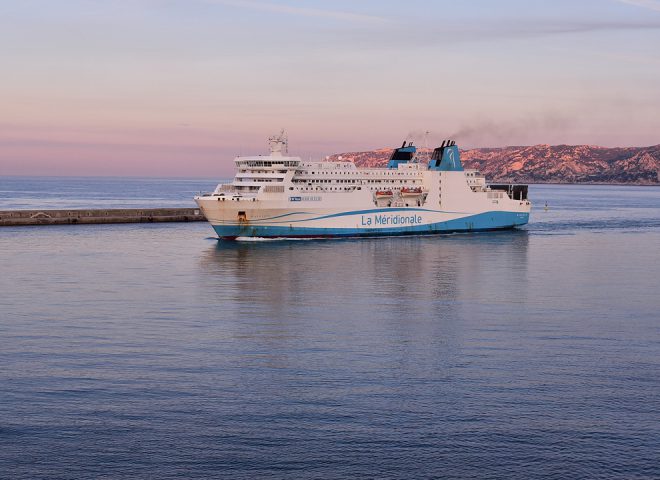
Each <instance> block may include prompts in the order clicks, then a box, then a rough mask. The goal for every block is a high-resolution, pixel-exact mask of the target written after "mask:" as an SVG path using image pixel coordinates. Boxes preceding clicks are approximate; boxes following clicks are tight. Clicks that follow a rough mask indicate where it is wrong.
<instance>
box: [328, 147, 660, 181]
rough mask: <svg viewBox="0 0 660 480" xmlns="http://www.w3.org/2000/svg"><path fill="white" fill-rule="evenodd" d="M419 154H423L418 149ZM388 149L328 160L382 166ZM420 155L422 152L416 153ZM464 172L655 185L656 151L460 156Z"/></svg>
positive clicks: (512, 150) (528, 150)
mask: <svg viewBox="0 0 660 480" xmlns="http://www.w3.org/2000/svg"><path fill="white" fill-rule="evenodd" d="M422 150H423V149H422ZM391 153H392V149H389V148H382V149H379V150H373V151H369V152H351V153H341V154H337V155H332V156H331V157H330V159H331V160H339V159H340V158H341V160H347V161H353V162H355V164H356V165H358V166H363V167H377V166H385V165H386V164H387V160H388V159H389V157H390V155H391ZM420 153H421V154H422V155H423V154H424V153H426V152H424V151H422V152H420ZM461 159H462V161H463V165H464V166H465V168H476V169H478V170H479V171H481V172H482V173H484V174H485V175H486V178H487V179H488V180H489V181H492V182H516V183H627V184H634V185H658V184H660V145H655V146H652V147H629V148H605V147H596V146H591V145H555V146H551V145H534V146H529V147H503V148H475V149H471V150H461Z"/></svg>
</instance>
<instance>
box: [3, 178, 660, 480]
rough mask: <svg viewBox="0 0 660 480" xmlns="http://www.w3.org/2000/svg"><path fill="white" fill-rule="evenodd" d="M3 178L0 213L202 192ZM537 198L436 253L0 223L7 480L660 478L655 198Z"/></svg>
mask: <svg viewBox="0 0 660 480" xmlns="http://www.w3.org/2000/svg"><path fill="white" fill-rule="evenodd" d="M10 180H11V181H9V180H8V179H0V190H2V191H3V192H4V193H3V194H2V198H0V202H1V203H0V204H1V205H2V206H0V209H4V208H9V207H14V208H35V207H37V208H39V207H41V208H60V207H61V208H71V207H74V206H79V207H81V208H91V207H95V206H98V207H104V208H107V207H109V206H110V205H118V206H161V205H164V204H166V205H167V206H182V207H185V206H193V203H192V201H191V199H190V196H191V195H192V194H193V193H195V192H196V191H198V190H209V189H212V188H213V184H214V182H213V181H209V180H203V179H202V180H176V181H175V180H162V179H161V180H149V179H111V180H108V179H66V180H65V181H64V182H61V181H60V180H59V179H16V178H14V179H10ZM21 182H24V183H23V185H24V186H25V188H24V189H22V188H21V185H22V184H21ZM35 182H36V183H35ZM108 182H110V184H111V185H110V186H108V185H109V184H108ZM33 187H34V188H33ZM30 188H33V191H34V192H38V191H39V190H41V189H47V190H48V191H49V196H48V197H46V198H45V199H44V198H40V197H39V196H38V194H37V193H34V194H30V193H25V192H29V191H30ZM104 189H105V191H106V194H104V195H101V197H102V198H100V199H97V198H96V195H97V192H99V191H103V190H104ZM7 191H11V192H13V193H9V194H8V193H6V192H7ZM21 191H23V193H21ZM182 192H183V193H182ZM530 196H531V199H532V201H533V202H534V204H535V206H534V209H533V211H532V215H531V221H530V224H529V225H528V226H526V227H525V228H523V229H520V230H517V231H510V232H500V233H482V234H461V235H445V236H434V237H405V238H403V237H402V238H379V239H359V240H357V239H354V240H351V239H348V240H307V241H269V242H258V241H257V242H223V241H218V240H217V239H216V238H215V237H214V234H213V231H212V229H211V227H210V226H209V225H207V224H205V223H203V222H199V223H181V224H137V225H136V224H133V225H81V226H48V227H3V228H0V477H2V478H12V479H35V478H61V479H69V478H113V479H123V478H126V479H129V478H130V479H135V478H158V479H166V478H434V477H435V478H538V477H542V476H543V477H547V478H566V477H568V478H658V477H660V460H659V458H660V456H659V452H660V413H659V412H660V280H659V278H660V276H659V273H660V271H659V268H660V267H659V265H660V189H659V188H655V187H614V186H598V187H597V186H536V185H534V186H531V187H530ZM108 202H110V203H108ZM546 202H547V204H548V208H547V210H546V209H545V208H544V206H545V203H546Z"/></svg>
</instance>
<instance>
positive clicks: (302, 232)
mask: <svg viewBox="0 0 660 480" xmlns="http://www.w3.org/2000/svg"><path fill="white" fill-rule="evenodd" d="M528 221H529V213H518V212H485V213H479V214H477V215H470V216H467V217H462V218H458V219H454V220H449V221H446V222H438V223H430V224H426V225H407V226H403V227H389V228H316V227H302V226H297V225H296V226H292V227H288V226H286V227H284V226H271V225H254V224H250V223H249V222H248V223H245V224H241V225H213V229H214V230H215V231H216V233H217V234H218V236H219V237H220V238H236V237H265V238H268V237H271V238H278V237H279V238H282V237H285V238H301V237H319V238H320V237H361V236H365V237H367V236H368V237H373V236H379V235H384V236H392V235H425V234H426V235H432V234H438V233H451V232H479V231H488V230H501V229H506V228H514V227H517V226H520V225H525V224H526V223H527V222H528Z"/></svg>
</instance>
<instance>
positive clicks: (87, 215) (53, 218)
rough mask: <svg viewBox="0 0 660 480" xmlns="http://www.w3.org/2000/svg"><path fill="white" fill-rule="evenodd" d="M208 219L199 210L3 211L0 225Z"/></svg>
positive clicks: (192, 220) (195, 220)
mask: <svg viewBox="0 0 660 480" xmlns="http://www.w3.org/2000/svg"><path fill="white" fill-rule="evenodd" d="M204 220H206V218H205V217H204V215H203V214H202V212H201V211H200V210H199V209H198V208H121V209H119V208H117V209H102V210H4V211H3V210H0V226H20V225H81V224H95V223H96V224H100V223H152V222H153V223H157V222H201V221H204Z"/></svg>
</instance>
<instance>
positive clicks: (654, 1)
mask: <svg viewBox="0 0 660 480" xmlns="http://www.w3.org/2000/svg"><path fill="white" fill-rule="evenodd" d="M617 1H618V2H620V3H627V4H628V5H635V6H636V7H642V8H647V9H649V10H655V11H656V12H660V1H658V0H617Z"/></svg>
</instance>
